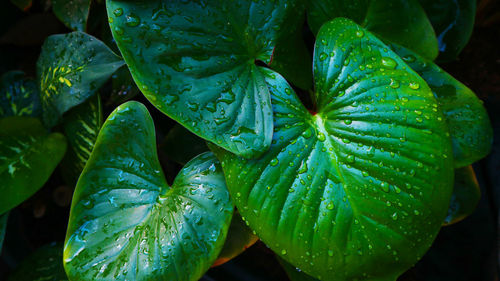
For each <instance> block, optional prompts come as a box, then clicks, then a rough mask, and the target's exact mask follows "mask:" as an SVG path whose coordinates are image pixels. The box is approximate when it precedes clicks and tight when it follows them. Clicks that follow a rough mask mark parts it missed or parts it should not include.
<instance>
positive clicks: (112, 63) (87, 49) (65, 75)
mask: <svg viewBox="0 0 500 281" xmlns="http://www.w3.org/2000/svg"><path fill="white" fill-rule="evenodd" d="M123 64H124V62H123V61H122V60H121V59H120V57H118V56H117V55H115V54H114V53H113V52H112V51H111V50H110V49H109V48H108V47H107V46H106V45H104V43H102V42H101V41H99V40H98V39H97V38H94V37H92V36H90V35H88V34H85V33H82V32H72V33H68V34H59V35H52V36H50V37H48V38H47V40H45V43H44V44H43V46H42V53H41V54H40V58H39V59H38V62H37V80H38V83H39V87H40V98H41V100H42V107H43V117H44V118H43V119H44V123H45V124H46V125H47V126H48V127H52V126H54V125H55V124H57V122H58V120H59V118H60V117H61V115H62V114H63V113H64V112H66V111H67V110H69V109H70V108H72V107H74V106H76V105H79V104H81V103H83V102H84V101H85V100H87V99H88V98H89V97H91V96H92V95H94V94H95V93H96V92H97V90H98V89H99V87H101V86H102V85H103V84H104V82H106V80H108V78H109V77H110V76H111V74H113V72H115V71H116V70H117V69H118V68H119V67H121V66H122V65H123Z"/></svg>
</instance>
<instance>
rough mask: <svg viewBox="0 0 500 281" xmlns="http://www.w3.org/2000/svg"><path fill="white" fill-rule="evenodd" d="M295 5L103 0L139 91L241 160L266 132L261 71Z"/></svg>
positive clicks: (286, 1) (264, 141) (287, 1)
mask: <svg viewBox="0 0 500 281" xmlns="http://www.w3.org/2000/svg"><path fill="white" fill-rule="evenodd" d="M296 2H297V1H296V0H279V1H264V2H259V4H257V3H256V2H255V1H251V0H244V1H225V0H216V1H209V2H194V1H181V0H175V1H166V2H161V3H159V2H154V1H142V0H134V1H119V0H107V2H106V3H107V10H108V16H109V21H110V25H111V30H112V32H113V37H114V38H115V39H116V42H117V44H118V47H119V49H120V51H121V53H122V55H123V57H124V59H125V61H126V62H127V65H128V67H129V68H130V71H131V73H132V76H133V77H134V80H135V81H136V83H137V85H138V86H139V88H140V89H141V91H142V93H143V94H144V95H145V96H146V98H148V99H149V100H150V101H151V103H153V104H154V105H155V106H156V107H157V108H158V109H159V110H160V111H162V112H163V113H165V114H166V115H168V116H169V117H171V118H172V119H174V120H176V121H177V122H179V123H181V124H182V125H183V126H184V127H186V128H187V129H189V130H190V131H192V132H193V133H195V134H196V135H198V136H200V137H202V138H204V139H207V140H209V141H212V142H214V143H217V144H218V145H220V146H222V147H224V148H225V149H227V150H229V151H232V152H234V153H236V154H238V155H242V156H245V157H254V156H256V155H258V154H262V153H263V152H264V151H266V150H267V149H268V148H269V145H270V143H271V138H272V133H273V123H272V109H271V101H270V97H269V90H268V89H267V87H266V84H265V83H264V77H263V74H262V72H263V71H264V68H263V67H260V66H257V65H256V64H255V61H256V60H259V61H262V62H264V63H269V62H270V60H271V57H272V54H273V49H274V47H275V46H276V42H277V41H278V39H280V38H281V37H285V36H287V34H288V33H291V32H293V31H294V30H293V29H292V30H288V29H287V28H286V26H294V25H295V24H294V21H298V20H299V19H300V17H296V14H297V11H298V8H299V6H298V5H297V3H296Z"/></svg>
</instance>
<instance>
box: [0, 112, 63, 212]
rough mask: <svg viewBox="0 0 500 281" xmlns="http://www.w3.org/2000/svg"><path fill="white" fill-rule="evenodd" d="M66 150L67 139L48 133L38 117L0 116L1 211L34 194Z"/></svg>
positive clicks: (57, 134)
mask: <svg viewBox="0 0 500 281" xmlns="http://www.w3.org/2000/svg"><path fill="white" fill-rule="evenodd" d="M65 151H66V139H65V138H64V136H63V135H61V134H59V133H52V134H48V133H47V132H46V130H45V129H44V128H43V126H42V124H41V123H40V121H38V119H35V118H31V117H17V116H14V117H7V118H2V119H0V194H1V195H2V196H0V214H3V213H5V212H6V211H8V210H10V209H12V208H13V207H15V206H17V205H18V204H20V203H21V202H23V201H24V200H26V199H27V198H28V197H30V196H31V195H33V194H34V193H35V192H36V191H37V190H38V189H40V188H41V187H42V186H43V185H44V183H45V182H46V181H47V180H48V178H49V177H50V175H51V174H52V171H54V169H55V168H56V166H57V164H58V163H59V161H61V159H62V157H63V155H64V152H65Z"/></svg>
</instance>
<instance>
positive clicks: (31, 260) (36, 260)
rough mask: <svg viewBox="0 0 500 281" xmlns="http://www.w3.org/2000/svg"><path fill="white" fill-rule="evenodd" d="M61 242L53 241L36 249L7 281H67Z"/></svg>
mask: <svg viewBox="0 0 500 281" xmlns="http://www.w3.org/2000/svg"><path fill="white" fill-rule="evenodd" d="M62 258H63V244H62V243H53V244H49V245H45V246H42V247H40V248H39V249H37V250H36V251H35V252H34V253H32V254H31V255H29V256H28V257H27V258H26V259H24V260H23V261H22V262H21V263H20V264H19V265H18V266H17V267H16V269H15V270H14V271H13V272H12V273H11V274H10V276H9V279H7V280H8V281H33V280H39V281H42V280H43V281H67V280H68V277H67V276H66V273H65V272H64V267H63V263H62Z"/></svg>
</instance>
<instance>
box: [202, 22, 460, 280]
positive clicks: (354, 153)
mask: <svg viewBox="0 0 500 281" xmlns="http://www.w3.org/2000/svg"><path fill="white" fill-rule="evenodd" d="M313 61H314V67H313V68H314V79H315V97H316V104H317V114H315V115H311V114H310V113H309V112H308V111H307V109H305V108H304V106H303V105H302V104H301V103H300V101H299V100H298V99H297V97H296V96H295V95H294V94H293V91H292V90H291V89H290V86H289V85H288V84H287V83H286V81H284V79H282V78H280V76H279V75H278V74H276V73H269V74H268V76H270V77H271V78H270V79H267V80H266V81H267V82H268V83H269V84H270V89H271V97H272V104H273V110H274V127H275V133H274V136H273V142H272V143H273V144H272V145H271V148H270V150H269V151H268V152H267V153H266V154H265V155H264V156H263V157H261V158H260V159H255V160H247V159H244V158H241V157H236V156H235V155H233V154H231V153H229V152H227V151H224V150H222V149H220V148H217V147H215V146H213V145H212V146H211V149H213V150H214V151H215V153H216V155H217V156H218V158H219V159H220V160H221V162H222V167H223V169H224V173H225V176H226V180H227V185H228V188H229V191H230V193H231V195H232V198H233V200H234V202H235V204H236V206H237V207H238V210H239V211H240V213H241V215H242V216H243V217H244V218H245V219H246V221H247V222H248V223H249V225H250V227H251V228H252V229H253V230H255V231H256V232H257V235H258V236H259V237H260V238H261V240H262V241H264V242H265V243H266V244H267V245H268V246H269V247H270V248H271V249H272V250H273V251H275V252H276V253H277V254H279V255H280V256H281V257H283V258H284V259H285V260H287V261H288V262H290V263H292V264H293V265H294V266H296V267H299V268H301V269H302V270H303V271H305V272H306V273H307V274H310V275H312V276H313V277H316V278H319V279H324V280H326V279H327V278H328V279H331V280H355V279H373V280H395V278H396V277H397V276H398V275H399V274H401V273H402V272H403V271H405V270H406V269H407V268H409V267H410V266H411V265H413V264H414V263H415V262H416V261H417V260H418V259H419V258H420V257H421V256H422V255H423V254H424V253H425V251H426V250H427V249H428V248H429V247H430V245H431V243H432V241H433V239H434V237H435V236H436V234H437V232H438V230H439V228H440V226H441V223H442V221H443V219H444V217H445V216H446V211H447V208H448V204H449V200H450V195H451V189H452V184H451V183H452V182H453V162H452V161H453V157H452V150H451V143H450V139H449V137H448V132H447V127H446V123H445V120H444V117H443V115H442V113H441V111H439V110H438V105H437V102H436V100H435V98H434V96H433V94H432V92H431V90H430V89H429V88H428V86H427V84H426V83H425V81H424V80H422V78H420V77H419V76H418V75H417V74H416V73H414V72H413V71H411V69H410V68H409V67H408V66H407V65H406V64H405V63H404V61H403V60H402V59H400V58H399V57H398V56H397V55H396V54H395V53H393V52H392V51H391V50H390V49H389V47H387V46H386V45H384V44H383V43H382V42H381V41H380V40H378V39H377V38H376V37H375V36H373V35H372V34H370V33H369V32H368V31H366V30H364V29H362V28H361V27H359V26H358V25H356V24H354V23H353V22H352V21H350V20H347V19H336V20H333V21H331V22H328V23H327V24H325V25H324V26H323V27H322V28H321V30H320V31H319V33H318V38H317V41H316V45H315V51H314V59H313Z"/></svg>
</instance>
